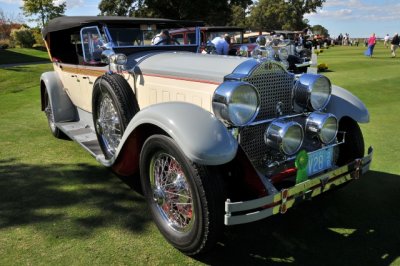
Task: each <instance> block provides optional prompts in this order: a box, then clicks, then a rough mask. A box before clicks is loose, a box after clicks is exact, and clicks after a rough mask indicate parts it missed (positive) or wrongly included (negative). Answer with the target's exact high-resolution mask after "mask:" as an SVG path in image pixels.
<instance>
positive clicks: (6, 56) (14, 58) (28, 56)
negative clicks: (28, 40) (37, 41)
mask: <svg viewBox="0 0 400 266" xmlns="http://www.w3.org/2000/svg"><path fill="white" fill-rule="evenodd" d="M40 61H49V54H48V53H47V51H42V50H37V49H29V48H14V49H5V50H2V49H0V65H2V64H15V63H30V62H40Z"/></svg>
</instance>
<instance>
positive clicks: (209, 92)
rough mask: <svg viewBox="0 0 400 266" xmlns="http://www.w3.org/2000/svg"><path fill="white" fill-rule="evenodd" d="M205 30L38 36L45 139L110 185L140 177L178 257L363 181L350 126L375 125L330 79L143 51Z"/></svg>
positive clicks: (169, 49)
mask: <svg viewBox="0 0 400 266" xmlns="http://www.w3.org/2000/svg"><path fill="white" fill-rule="evenodd" d="M201 25H202V24H201V23H199V22H188V21H173V20H166V19H140V18H127V17H100V16H99V17H60V18H56V19H54V20H52V21H50V22H49V24H48V26H47V27H46V28H44V30H43V37H44V39H45V43H46V45H47V48H48V52H49V54H50V56H51V59H52V62H53V66H54V71H51V72H46V73H43V74H42V76H41V79H40V90H41V103H42V110H43V111H44V112H45V114H46V116H47V119H48V123H49V126H50V129H51V132H52V134H53V135H54V136H55V137H58V138H62V137H65V136H68V137H69V138H71V139H73V140H74V141H76V142H77V143H79V144H80V145H81V146H82V147H83V148H85V149H86V150H87V151H88V152H90V153H91V154H92V155H93V156H95V157H96V159H97V160H98V161H99V162H100V163H101V164H103V165H105V166H106V167H110V168H111V169H112V171H114V172H115V173H116V174H118V175H121V176H126V177H128V178H136V177H139V176H140V177H139V178H140V181H141V186H142V190H143V194H144V197H145V198H146V200H147V202H148V204H149V207H150V210H151V213H152V216H153V218H154V222H155V223H156V225H157V226H158V228H159V230H160V232H161V233H162V234H163V235H164V237H165V238H166V239H167V240H168V241H169V242H170V243H171V244H172V245H173V246H174V247H176V248H177V249H179V250H181V251H182V252H184V253H186V254H196V253H199V252H203V251H206V250H208V249H210V248H211V247H212V246H213V245H214V244H215V243H216V241H217V240H218V239H219V236H220V234H221V233H222V232H223V227H224V226H229V225H234V224H241V223H249V222H252V221H256V220H260V219H263V218H266V217H268V216H271V215H274V214H278V213H285V212H286V211H287V209H289V208H290V207H292V206H293V205H294V204H295V203H297V202H300V201H301V200H302V199H306V198H307V199H308V198H311V197H314V196H317V195H319V194H321V193H324V192H326V191H328V190H330V189H332V188H335V187H338V186H340V185H342V184H345V183H347V182H348V181H350V180H352V179H357V178H359V177H360V176H361V175H362V174H363V173H365V172H366V171H367V170H368V169H369V166H370V162H371V159H372V148H370V149H369V150H368V153H367V154H366V155H365V154H364V141H363V136H362V133H361V130H360V128H359V125H358V123H367V122H368V121H369V114H368V111H367V109H366V107H365V106H364V104H363V103H362V102H361V101H360V100H359V99H358V98H357V97H355V96H354V95H352V94H351V93H350V92H348V91H346V90H345V89H343V88H340V87H337V86H334V85H332V84H331V82H330V81H329V79H328V78H326V77H324V76H322V75H316V74H303V75H301V76H295V75H294V74H292V73H289V72H287V71H286V70H285V69H284V68H283V67H282V65H281V64H280V63H277V62H275V61H272V60H267V59H265V58H261V59H254V58H244V57H237V56H217V55H207V54H200V53H196V52H197V51H198V49H199V47H200V41H196V43H194V44H187V45H184V44H177V43H174V44H171V45H151V43H152V40H154V38H155V37H156V38H161V37H162V36H161V35H160V36H156V34H158V33H159V32H160V31H161V30H165V29H168V30H172V29H176V28H182V27H191V26H201ZM196 36H198V37H199V36H200V31H199V29H197V30H196ZM197 40H199V38H197ZM153 43H154V42H153ZM60 145H62V143H60Z"/></svg>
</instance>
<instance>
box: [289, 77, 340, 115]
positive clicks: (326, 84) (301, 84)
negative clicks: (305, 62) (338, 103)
mask: <svg viewBox="0 0 400 266" xmlns="http://www.w3.org/2000/svg"><path fill="white" fill-rule="evenodd" d="M331 92H332V87H331V82H330V81H329V79H328V78H327V77H325V76H322V75H315V74H303V75H301V76H300V78H299V79H298V80H297V82H296V84H295V86H294V93H293V96H294V101H295V103H296V104H298V105H299V106H301V107H302V108H308V109H310V110H313V111H317V110H318V111H320V110H323V109H324V108H325V107H326V106H327V105H328V103H329V99H330V97H331Z"/></svg>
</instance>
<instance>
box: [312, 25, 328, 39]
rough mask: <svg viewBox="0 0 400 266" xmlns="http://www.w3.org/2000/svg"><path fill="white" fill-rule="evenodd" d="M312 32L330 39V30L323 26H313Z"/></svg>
mask: <svg viewBox="0 0 400 266" xmlns="http://www.w3.org/2000/svg"><path fill="white" fill-rule="evenodd" d="M311 31H312V32H313V34H318V35H324V36H325V37H329V32H328V30H327V29H326V28H324V27H323V26H321V25H314V26H312V27H311Z"/></svg>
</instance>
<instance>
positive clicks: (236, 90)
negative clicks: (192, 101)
mask: <svg viewBox="0 0 400 266" xmlns="http://www.w3.org/2000/svg"><path fill="white" fill-rule="evenodd" d="M212 106H213V111H214V114H215V115H216V116H217V117H218V118H219V119H221V120H223V121H225V122H227V123H229V124H231V125H233V126H244V125H247V124H249V123H251V122H253V120H254V119H255V118H256V116H257V114H258V111H259V107H260V96H259V94H258V91H257V89H256V88H255V87H254V86H253V85H251V84H249V83H246V82H238V81H227V82H224V83H222V84H221V85H220V86H219V87H218V88H217V89H216V90H215V92H214V96H213V102H212Z"/></svg>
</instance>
